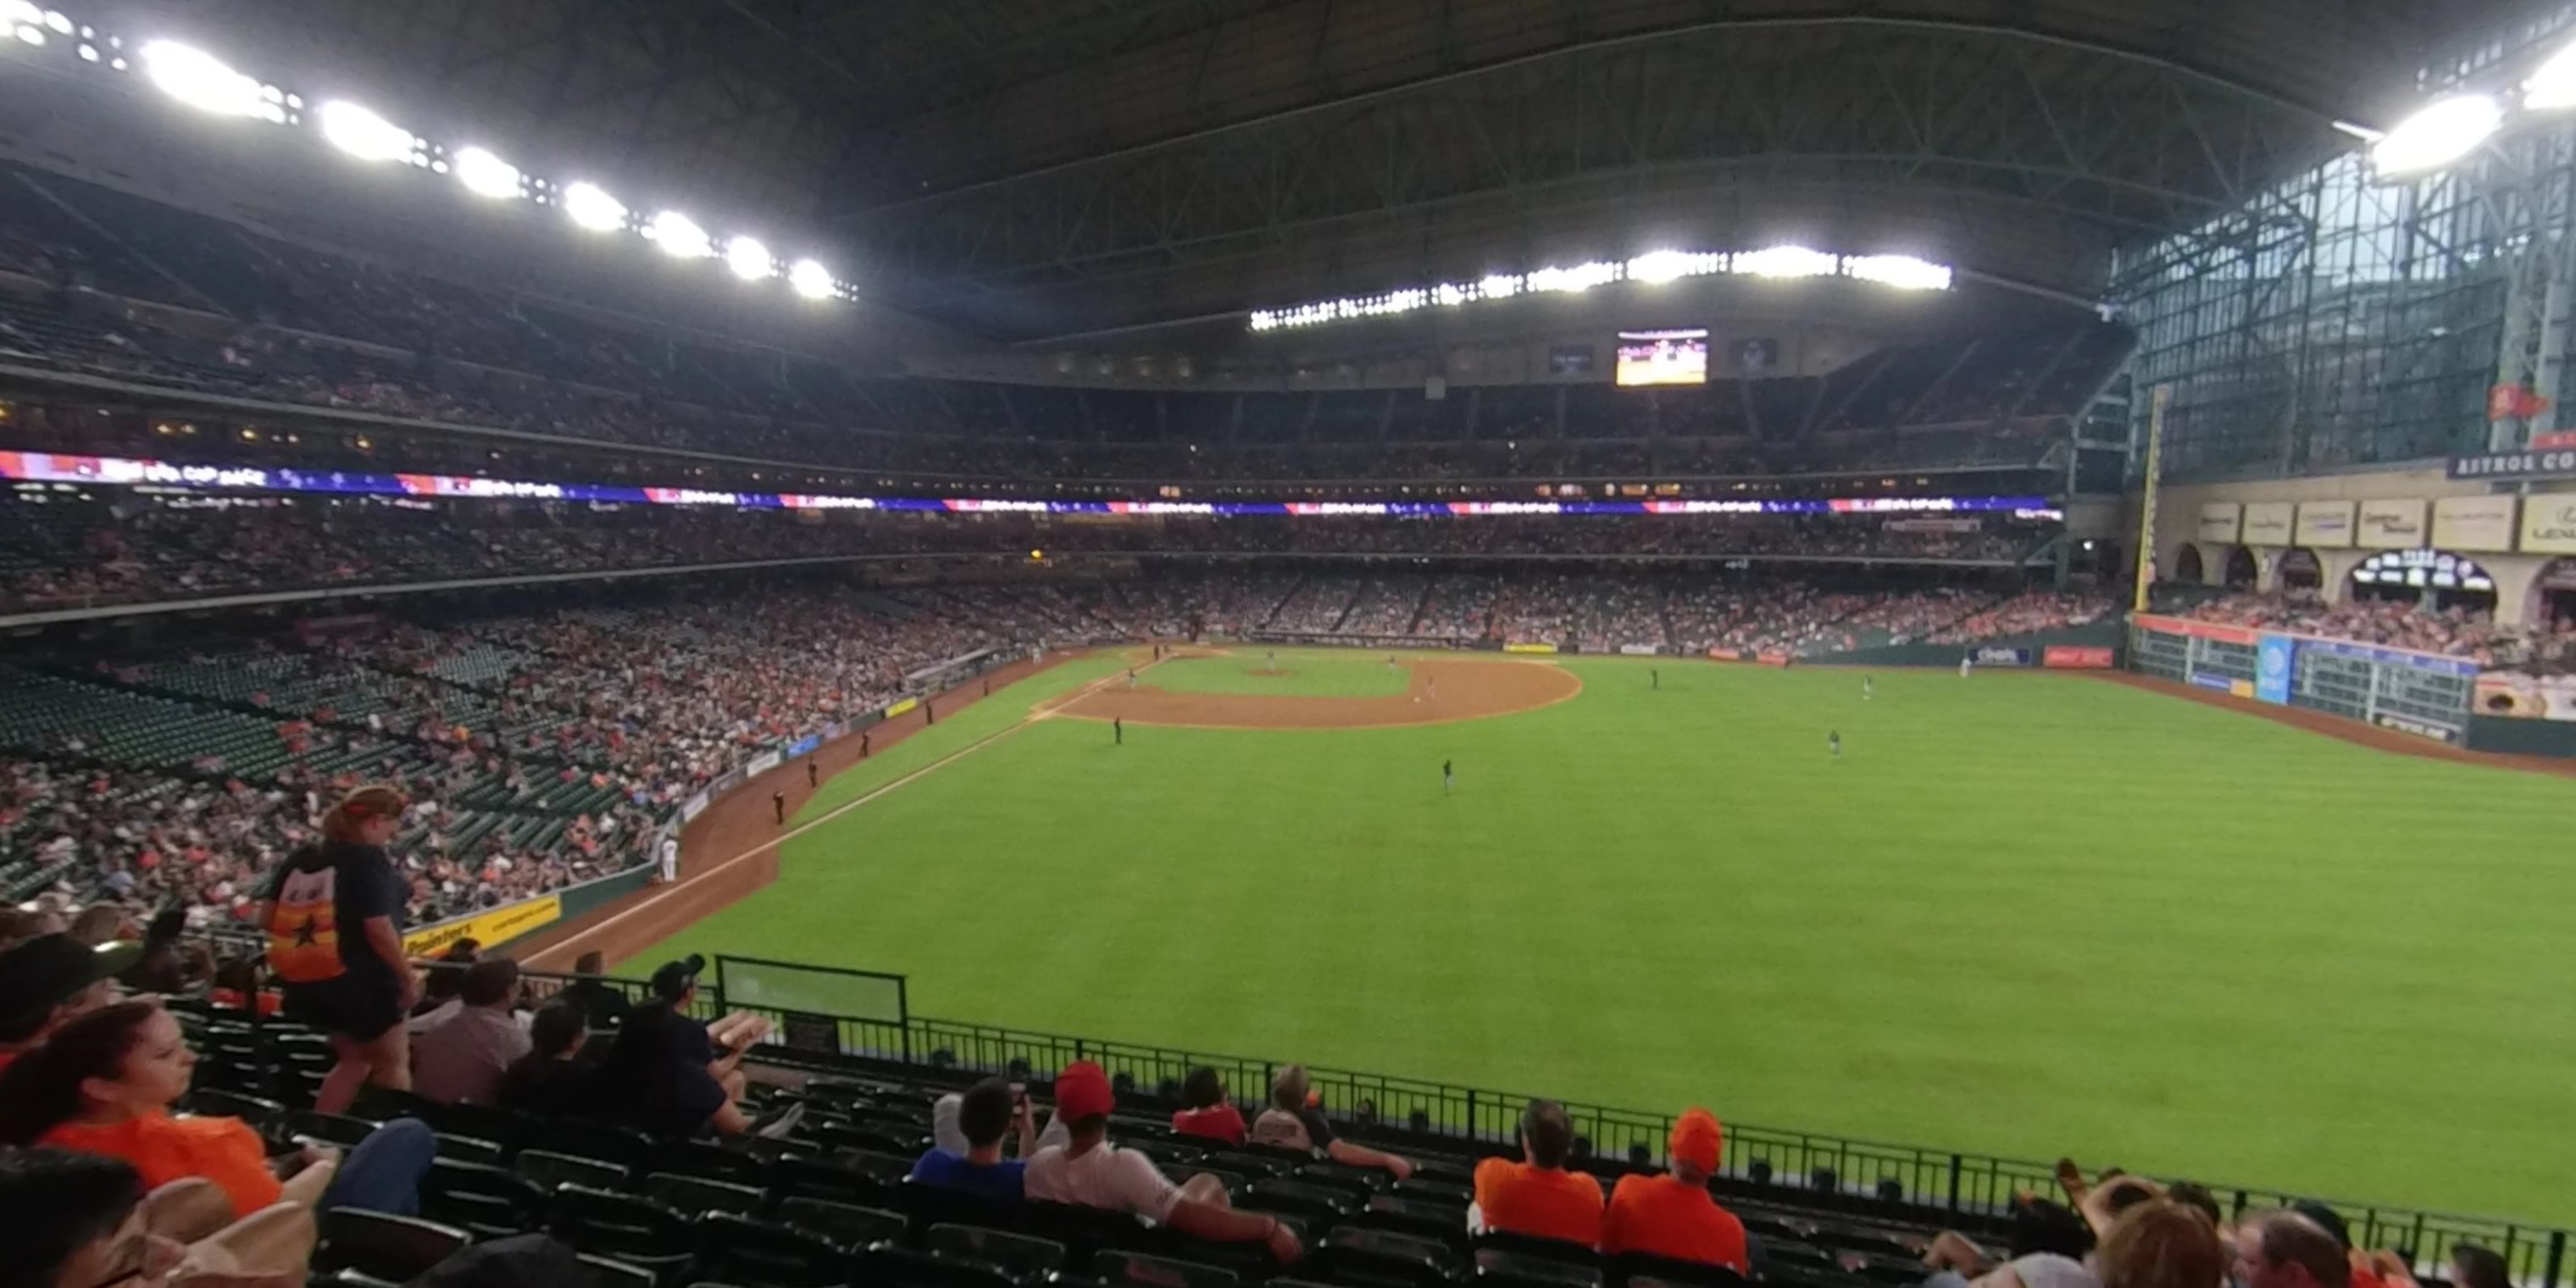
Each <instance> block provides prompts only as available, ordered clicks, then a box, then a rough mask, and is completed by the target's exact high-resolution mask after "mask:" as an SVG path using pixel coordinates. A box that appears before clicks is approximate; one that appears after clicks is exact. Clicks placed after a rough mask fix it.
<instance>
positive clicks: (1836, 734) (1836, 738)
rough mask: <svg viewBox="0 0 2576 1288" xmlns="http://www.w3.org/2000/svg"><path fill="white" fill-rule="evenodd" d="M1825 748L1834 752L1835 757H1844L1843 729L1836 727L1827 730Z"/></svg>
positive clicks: (1837, 758) (1838, 758)
mask: <svg viewBox="0 0 2576 1288" xmlns="http://www.w3.org/2000/svg"><path fill="white" fill-rule="evenodd" d="M1825 749H1826V750H1828V751H1831V752H1832V753H1833V754H1834V759H1836V760H1840V759H1842V758H1843V735H1842V731H1841V730H1839V729H1834V730H1828V731H1826V733H1825Z"/></svg>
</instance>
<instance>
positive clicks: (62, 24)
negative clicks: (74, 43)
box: [44, 9, 72, 36]
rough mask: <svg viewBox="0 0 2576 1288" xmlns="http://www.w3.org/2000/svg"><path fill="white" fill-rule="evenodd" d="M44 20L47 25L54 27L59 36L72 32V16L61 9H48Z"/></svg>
mask: <svg viewBox="0 0 2576 1288" xmlns="http://www.w3.org/2000/svg"><path fill="white" fill-rule="evenodd" d="M44 22H45V25H46V26H48V27H51V28H53V31H54V34H55V35H57V36H68V35H70V34H72V20H71V17H70V15H68V14H65V13H64V12H63V11H62V10H60V9H47V10H46V11H45V13H44Z"/></svg>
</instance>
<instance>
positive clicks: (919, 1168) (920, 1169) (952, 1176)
mask: <svg viewBox="0 0 2576 1288" xmlns="http://www.w3.org/2000/svg"><path fill="white" fill-rule="evenodd" d="M957 1128H958V1130H959V1131H960V1132H962V1133H964V1134H965V1137H966V1152H965V1153H963V1154H955V1153H951V1152H949V1151H947V1150H944V1149H939V1148H937V1147H933V1148H931V1149H928V1150H925V1151H923V1152H922V1155H921V1158H920V1159H919V1160H918V1161H916V1162H914V1163H913V1165H912V1176H911V1179H912V1180H913V1181H915V1182H917V1183H919V1184H922V1185H936V1186H938V1187H939V1188H941V1189H943V1190H963V1191H965V1192H967V1193H969V1194H980V1195H982V1196H984V1197H985V1198H989V1199H1004V1200H1008V1201H1012V1202H1017V1201H1018V1200H1019V1199H1021V1198H1022V1197H1024V1187H1023V1177H1024V1176H1025V1175H1026V1173H1027V1171H1028V1157H1029V1156H1030V1155H1031V1154H1034V1153H1036V1152H1037V1147H1038V1124H1037V1118H1036V1116H1035V1113H1034V1111H1032V1110H1031V1109H1030V1108H1029V1094H1028V1090H1027V1088H1025V1087H1017V1086H1014V1085H1012V1084H1011V1083H1008V1082H1005V1081H1003V1080H1002V1079H1000V1078H986V1079H984V1080H983V1081H982V1082H979V1083H976V1084H975V1085H974V1086H971V1087H968V1088H967V1089H966V1094H965V1095H963V1096H961V1097H959V1098H958V1102H957ZM1013 1135H1016V1136H1018V1138H1019V1149H1018V1150H1017V1153H1018V1154H1019V1157H1017V1158H1004V1157H1002V1145H1003V1142H1004V1141H1005V1140H1007V1139H1009V1138H1010V1137H1012V1136H1013Z"/></svg>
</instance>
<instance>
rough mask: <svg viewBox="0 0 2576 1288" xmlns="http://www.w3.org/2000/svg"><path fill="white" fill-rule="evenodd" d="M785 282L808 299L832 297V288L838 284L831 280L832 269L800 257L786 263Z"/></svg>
mask: <svg viewBox="0 0 2576 1288" xmlns="http://www.w3.org/2000/svg"><path fill="white" fill-rule="evenodd" d="M787 284H788V286H790V287H792V288H794V289H795V291H796V293H797V294H798V295H802V296H804V297H805V298H806V299H809V300H828V299H830V298H832V290H833V288H834V287H835V286H837V285H838V283H836V282H834V281H833V280H832V270H830V269H828V268H825V267H823V266H822V264H820V263H819V262H817V261H814V260H810V259H800V260H798V261H796V262H795V263H793V264H790V265H788V267H787Z"/></svg>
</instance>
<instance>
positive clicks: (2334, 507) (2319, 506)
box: [2298, 501, 2354, 546]
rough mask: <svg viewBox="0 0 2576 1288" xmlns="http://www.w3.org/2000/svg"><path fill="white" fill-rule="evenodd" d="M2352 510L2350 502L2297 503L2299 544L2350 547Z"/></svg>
mask: <svg viewBox="0 0 2576 1288" xmlns="http://www.w3.org/2000/svg"><path fill="white" fill-rule="evenodd" d="M2353 509H2354V506H2353V503H2352V502H2350V501H2301V502H2300V503H2299V527H2298V538H2299V544H2300V545H2303V546H2348V545H2351V544H2352V515H2353Z"/></svg>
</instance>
